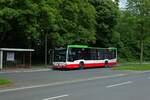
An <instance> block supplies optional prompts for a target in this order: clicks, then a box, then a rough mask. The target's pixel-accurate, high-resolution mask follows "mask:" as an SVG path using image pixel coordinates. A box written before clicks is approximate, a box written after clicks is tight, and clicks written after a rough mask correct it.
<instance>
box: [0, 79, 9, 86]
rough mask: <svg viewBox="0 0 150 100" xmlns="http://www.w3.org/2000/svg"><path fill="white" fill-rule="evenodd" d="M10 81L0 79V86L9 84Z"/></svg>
mask: <svg viewBox="0 0 150 100" xmlns="http://www.w3.org/2000/svg"><path fill="white" fill-rule="evenodd" d="M10 83H11V81H10V80H8V79H4V78H0V85H6V84H10Z"/></svg>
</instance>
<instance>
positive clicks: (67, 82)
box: [0, 74, 128, 93]
mask: <svg viewBox="0 0 150 100" xmlns="http://www.w3.org/2000/svg"><path fill="white" fill-rule="evenodd" d="M127 75H128V74H116V75H109V76H99V77H92V78H86V79H76V80H71V81H63V82H55V83H50V84H41V85H32V86H26V87H20V88H12V89H5V90H0V93H2V92H10V91H19V90H25V89H32V88H40V87H47V86H56V85H63V84H72V83H78V82H86V81H92V80H97V79H105V78H115V77H122V76H127Z"/></svg>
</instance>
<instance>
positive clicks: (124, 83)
mask: <svg viewBox="0 0 150 100" xmlns="http://www.w3.org/2000/svg"><path fill="white" fill-rule="evenodd" d="M130 83H133V82H132V81H128V82H123V83H119V84H114V85H108V86H106V88H111V87H116V86H121V85H126V84H130Z"/></svg>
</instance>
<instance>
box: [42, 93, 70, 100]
mask: <svg viewBox="0 0 150 100" xmlns="http://www.w3.org/2000/svg"><path fill="white" fill-rule="evenodd" d="M67 96H69V95H68V94H65V95H60V96H55V97H50V98H45V99H42V100H52V99H58V98H63V97H67Z"/></svg>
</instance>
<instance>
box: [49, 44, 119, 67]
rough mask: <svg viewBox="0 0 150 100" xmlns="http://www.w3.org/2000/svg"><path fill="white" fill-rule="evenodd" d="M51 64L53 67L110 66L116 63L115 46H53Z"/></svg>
mask: <svg viewBox="0 0 150 100" xmlns="http://www.w3.org/2000/svg"><path fill="white" fill-rule="evenodd" d="M52 64H53V67H52V68H53V69H76V68H79V69H83V68H92V67H106V66H109V67H112V66H114V65H116V64H117V48H114V47H111V48H98V47H89V46H87V45H68V46H67V47H66V48H62V47H61V48H55V49H54V52H53V61H52Z"/></svg>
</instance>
